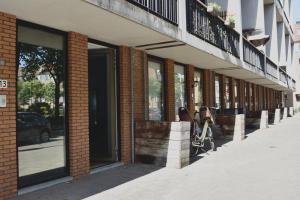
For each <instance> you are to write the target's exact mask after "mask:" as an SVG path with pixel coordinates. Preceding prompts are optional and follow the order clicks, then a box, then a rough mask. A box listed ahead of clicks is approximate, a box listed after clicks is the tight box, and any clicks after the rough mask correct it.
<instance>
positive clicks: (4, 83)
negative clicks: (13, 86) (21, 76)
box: [0, 80, 7, 88]
mask: <svg viewBox="0 0 300 200" xmlns="http://www.w3.org/2000/svg"><path fill="white" fill-rule="evenodd" d="M0 88H7V80H0Z"/></svg>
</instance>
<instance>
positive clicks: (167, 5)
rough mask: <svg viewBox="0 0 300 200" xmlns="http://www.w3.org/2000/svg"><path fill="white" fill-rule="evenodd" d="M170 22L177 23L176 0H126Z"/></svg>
mask: <svg viewBox="0 0 300 200" xmlns="http://www.w3.org/2000/svg"><path fill="white" fill-rule="evenodd" d="M127 1H129V2H130V3H133V4H135V5H137V6H139V7H141V8H143V9H145V10H147V11H148V12H150V13H152V14H154V15H157V16H159V17H161V18H163V19H165V20H167V21H169V22H171V23H172V24H175V25H177V24H178V14H177V12H178V11H177V10H178V8H177V7H178V5H177V1H178V0H127Z"/></svg>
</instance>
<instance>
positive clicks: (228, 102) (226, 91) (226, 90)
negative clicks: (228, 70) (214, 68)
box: [225, 77, 231, 109]
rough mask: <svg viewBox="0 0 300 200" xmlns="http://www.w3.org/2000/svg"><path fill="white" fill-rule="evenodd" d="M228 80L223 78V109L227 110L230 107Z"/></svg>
mask: <svg viewBox="0 0 300 200" xmlns="http://www.w3.org/2000/svg"><path fill="white" fill-rule="evenodd" d="M230 103H231V102H230V80H229V78H228V77H226V78H225V108H226V109H229V108H230V107H231V106H230Z"/></svg>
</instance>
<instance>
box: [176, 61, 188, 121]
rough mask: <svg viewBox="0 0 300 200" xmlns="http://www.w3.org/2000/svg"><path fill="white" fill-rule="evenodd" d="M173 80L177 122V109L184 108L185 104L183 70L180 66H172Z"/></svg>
mask: <svg viewBox="0 0 300 200" xmlns="http://www.w3.org/2000/svg"><path fill="white" fill-rule="evenodd" d="M174 78H175V113H176V120H177V121H178V120H179V116H178V108H179V107H184V106H185V104H186V98H185V97H186V95H185V70H184V66H182V65H177V64H176V65H175V66H174Z"/></svg>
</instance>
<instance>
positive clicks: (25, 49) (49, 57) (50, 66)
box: [19, 43, 64, 117]
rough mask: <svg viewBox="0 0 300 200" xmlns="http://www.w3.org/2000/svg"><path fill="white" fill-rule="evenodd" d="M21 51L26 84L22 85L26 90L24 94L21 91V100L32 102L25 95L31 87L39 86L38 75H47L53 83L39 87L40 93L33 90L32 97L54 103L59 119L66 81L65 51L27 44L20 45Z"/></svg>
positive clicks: (23, 75) (22, 70)
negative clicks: (63, 86) (60, 102)
mask: <svg viewBox="0 0 300 200" xmlns="http://www.w3.org/2000/svg"><path fill="white" fill-rule="evenodd" d="M19 51H20V54H19V55H20V57H19V62H20V65H21V66H22V68H21V77H22V79H23V80H24V83H23V84H21V85H20V86H21V89H23V90H24V92H22V91H20V99H23V102H22V103H25V102H28V101H29V100H30V99H26V98H27V97H26V95H25V93H26V92H28V87H29V85H30V87H31V88H34V87H33V86H36V85H37V84H38V80H37V75H38V74H40V75H43V74H47V75H49V76H50V77H51V79H52V80H53V83H51V82H49V83H47V84H43V85H40V86H38V88H40V91H33V90H32V89H31V97H32V98H34V100H37V99H36V98H39V95H42V97H43V98H45V99H46V101H51V100H52V101H54V116H55V117H58V116H59V99H60V96H61V94H60V93H61V92H60V91H61V89H60V87H62V86H61V83H62V82H63V80H64V70H63V66H64V62H63V60H64V58H63V57H64V53H63V51H62V50H58V49H53V48H48V47H41V46H35V45H30V44H26V43H19ZM22 86H24V88H22ZM26 86H28V87H26ZM53 88H54V90H53ZM53 91H54V92H53ZM23 93H24V94H23ZM22 97H23V98H22Z"/></svg>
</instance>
